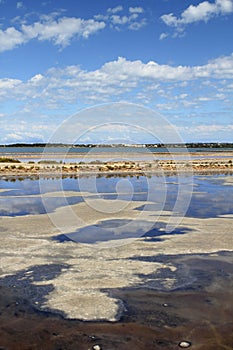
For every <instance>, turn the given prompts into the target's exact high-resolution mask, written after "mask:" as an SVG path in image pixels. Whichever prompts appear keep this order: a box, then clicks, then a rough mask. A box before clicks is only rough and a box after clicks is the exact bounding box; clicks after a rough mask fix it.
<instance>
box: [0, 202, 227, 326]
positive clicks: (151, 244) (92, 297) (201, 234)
mask: <svg viewBox="0 0 233 350" xmlns="http://www.w3.org/2000/svg"><path fill="white" fill-rule="evenodd" d="M115 202H116V201H115ZM142 204H143V202H139V201H138V202H137V201H135V202H131V203H130V204H129V205H128V206H127V207H125V208H124V210H122V211H121V212H119V213H118V214H114V215H113V214H106V213H103V212H98V211H93V209H92V208H91V207H90V206H88V205H87V204H86V203H79V204H75V205H73V206H71V207H72V210H73V211H74V212H77V213H79V214H80V213H81V215H82V218H83V221H84V222H85V223H86V225H87V226H88V225H91V224H96V223H98V222H99V221H103V220H109V219H127V220H137V216H138V211H137V210H135V209H136V208H137V207H140V206H141V205H142ZM65 212H66V208H65V207H64V208H59V209H58V210H57V211H56V212H55V213H53V214H50V216H53V215H54V216H59V217H61V218H62V217H64V213H65ZM170 214H171V213H170V212H165V211H164V212H163V213H162V215H161V216H160V217H159V219H158V218H157V217H156V220H159V222H160V223H164V224H166V223H167V222H168V220H169V218H170ZM145 215H147V217H146V219H147V220H148V221H151V222H153V221H154V220H155V213H154V212H150V211H148V212H147V213H146V214H145ZM232 218H233V216H231V215H224V216H222V217H218V218H209V219H197V218H195V219H194V218H188V217H186V218H183V220H182V223H181V224H180V227H183V228H185V229H186V230H188V231H187V233H186V234H182V235H179V234H177V235H172V234H170V235H165V236H163V237H162V238H163V239H162V240H161V241H151V240H150V239H145V238H139V239H136V240H133V241H132V242H130V243H128V242H127V243H128V244H123V245H119V246H114V244H113V246H111V245H109V246H108V248H103V246H101V244H98V243H97V244H93V245H88V244H79V243H75V242H64V243H59V242H57V241H55V240H53V239H52V238H53V237H54V236H56V235H59V234H60V233H61V232H60V231H59V228H58V227H55V226H54V224H53V223H52V221H51V220H50V217H49V216H48V215H47V214H44V215H27V216H22V217H3V218H2V219H1V225H0V226H1V232H2V235H1V247H0V256H1V260H0V263H1V265H0V268H1V270H0V272H1V275H0V277H1V278H4V277H5V276H10V275H15V274H17V273H18V272H19V271H22V270H25V269H29V270H30V269H32V270H33V268H34V267H35V266H41V267H42V266H44V265H47V270H48V271H49V266H52V265H53V264H59V265H61V266H64V268H62V269H61V271H60V273H59V274H57V275H56V276H54V275H51V277H49V276H48V277H47V278H46V279H45V280H44V281H42V280H36V278H34V280H33V278H31V280H30V284H31V285H32V286H37V287H38V288H40V287H41V286H45V287H46V286H51V285H52V286H53V288H52V290H50V291H48V293H47V295H46V300H44V299H40V295H39V294H38V295H35V296H32V295H31V294H30V291H29V290H28V289H27V288H25V289H23V290H22V293H24V294H25V297H27V296H28V297H30V298H31V301H32V302H33V303H34V304H35V305H36V306H37V307H38V308H40V309H43V310H47V309H52V310H56V311H57V312H61V313H64V314H65V316H66V317H67V318H77V319H82V320H109V321H116V320H118V319H119V317H120V315H121V314H122V312H123V309H124V306H123V304H122V303H121V301H120V300H117V299H115V298H113V297H111V290H113V289H115V288H124V287H133V286H143V285H145V284H146V283H147V277H146V276H147V275H148V276H150V279H151V275H154V279H155V280H156V278H157V277H156V276H157V272H162V271H163V269H166V270H167V269H169V270H170V271H171V272H172V273H173V275H172V276H170V277H166V278H164V281H163V286H164V288H165V289H167V290H171V289H172V288H173V287H174V286H175V285H176V282H177V281H176V274H175V272H176V266H174V265H173V263H172V262H170V261H169V255H179V254H187V255H189V254H200V253H213V254H215V253H216V252H218V251H223V250H225V251H233V242H232ZM67 233H69V227H68V226H67ZM113 243H114V242H113ZM121 243H122V242H121ZM160 254H162V255H167V256H168V259H167V263H166V264H165V263H161V262H155V261H153V259H152V261H148V260H143V259H140V260H139V259H136V257H141V258H143V257H150V256H151V257H155V256H159V255H160ZM29 270H27V271H29ZM27 273H29V272H27ZM142 276H144V277H142ZM187 276H188V271H187ZM25 278H26V277H25ZM187 278H188V277H187ZM148 279H149V277H148ZM22 280H23V279H22ZM18 283H19V284H20V283H21V282H20V281H18ZM22 283H23V281H22ZM27 293H28V295H27Z"/></svg>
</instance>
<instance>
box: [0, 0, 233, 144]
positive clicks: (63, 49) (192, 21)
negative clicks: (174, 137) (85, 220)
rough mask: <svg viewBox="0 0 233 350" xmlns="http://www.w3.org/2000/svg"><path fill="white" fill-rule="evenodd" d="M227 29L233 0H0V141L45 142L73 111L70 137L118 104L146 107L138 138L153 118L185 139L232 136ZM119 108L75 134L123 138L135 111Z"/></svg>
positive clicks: (232, 27) (231, 46)
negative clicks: (107, 120) (96, 128)
mask: <svg viewBox="0 0 233 350" xmlns="http://www.w3.org/2000/svg"><path fill="white" fill-rule="evenodd" d="M232 32H233V0H208V1H200V0H186V1H180V0H85V1H82V0H48V1H47V0H44V1H43V0H42V1H36V0H34V1H32V0H23V1H15V0H0V127H1V136H0V144H10V143H25V142H27V143H33V142H49V140H51V138H52V135H53V134H54V132H55V131H56V130H57V128H59V127H60V125H62V123H63V122H64V121H67V119H69V118H70V117H71V116H74V115H76V116H77V117H76V119H78V121H79V122H78V123H77V125H78V127H77V125H76V124H75V125H76V126H75V127H77V128H78V129H77V139H79V136H80V133H84V134H87V133H85V131H86V130H90V129H91V128H92V126H93V120H94V124H95V125H97V124H98V121H99V122H100V123H102V118H101V116H100V114H99V113H95V111H96V108H97V111H99V106H104V108H105V109H108V105H109V104H110V106H111V107H110V109H111V111H112V110H113V108H112V104H115V106H116V109H117V103H119V104H121V105H120V106H121V107H122V106H124V103H126V104H127V103H129V104H133V105H134V104H135V105H136V106H142V107H143V108H144V111H145V113H146V110H147V109H148V110H150V113H149V115H150V120H149V121H148V119H147V118H145V120H146V121H147V124H146V128H147V131H148V132H147V133H143V134H141V138H140V135H138V136H137V142H142V143H146V142H150V137H147V136H146V134H147V135H149V133H150V132H152V133H153V134H156V133H157V131H158V128H159V125H160V121H159V120H160V119H159V118H161V121H162V120H163V121H164V120H166V121H167V122H168V123H170V125H171V126H172V128H174V130H175V132H176V133H178V134H179V135H180V138H181V140H183V141H184V142H233V137H232V136H233V98H232V97H233V96H232V91H233V37H232ZM140 108H141V107H140ZM86 109H88V111H90V113H91V114H92V115H91V116H90V117H89V114H90V113H89V114H88V113H87V114H85V113H84V111H85V110H86ZM131 110H132V111H133V108H132V109H131ZM151 111H152V113H151ZM153 111H154V115H155V118H154V117H153ZM128 112H129V110H128ZM118 115H119V113H117V114H116V116H113V117H112V121H114V123H115V124H114V125H115V126H114V127H113V128H112V127H111V128H108V127H105V128H102V130H101V133H100V134H99V135H101V137H100V139H99V140H98V137H97V139H96V134H95V140H94V139H92V136H91V133H90V132H89V135H88V138H86V139H85V137H84V136H83V138H82V142H84V143H85V142H94V141H95V142H98V141H99V142H108V141H109V142H110V141H111V140H112V135H109V130H110V129H111V130H113V131H114V133H115V135H117V137H118V139H124V137H123V136H124V135H123V133H124V132H125V130H126V129H127V128H122V122H124V121H125V123H126V124H127V123H131V125H132V124H134V125H135V123H136V124H137V123H138V120H139V119H140V118H135V117H134V116H133V115H131V116H129V115H126V113H125V115H124V113H123V114H122V115H121V118H120V119H121V125H117V121H118ZM98 118H99V119H98ZM124 118H125V119H124ZM73 121H74V118H73V117H72V118H71V119H70V123H69V124H68V125H69V127H68V128H67V125H66V134H64V133H63V134H62V133H60V135H61V139H60V141H61V142H63V141H69V137H68V135H69V128H70V130H72V138H73V136H74V135H73V133H74V127H72V125H74V124H72V123H73ZM139 124H140V123H139ZM144 124H145V123H144ZM161 124H164V123H163V122H161ZM127 125H128V124H127ZM121 133H122V134H121Z"/></svg>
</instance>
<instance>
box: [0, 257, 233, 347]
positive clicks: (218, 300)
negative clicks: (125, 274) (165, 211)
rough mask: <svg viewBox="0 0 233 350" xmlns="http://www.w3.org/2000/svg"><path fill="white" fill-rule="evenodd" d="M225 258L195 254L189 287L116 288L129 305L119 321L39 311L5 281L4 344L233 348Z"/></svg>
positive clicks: (0, 333) (0, 299)
mask: <svg viewBox="0 0 233 350" xmlns="http://www.w3.org/2000/svg"><path fill="white" fill-rule="evenodd" d="M223 260H224V261H222V262H221V261H219V260H218V261H214V259H213V258H212V259H209V258H208V256H207V257H204V258H202V257H195V256H193V257H189V258H188V260H187V261H186V263H187V264H188V265H191V266H195V271H196V275H197V277H198V278H197V280H196V282H195V283H193V284H191V285H190V286H189V287H188V288H186V289H183V290H182V289H181V290H177V291H172V292H161V291H158V290H152V289H145V288H144V289H140V288H138V289H135V288H134V289H125V290H124V289H122V290H115V291H114V293H113V294H115V295H116V296H117V297H120V298H121V299H122V300H123V301H124V303H125V308H126V311H125V314H124V315H123V317H122V319H121V320H120V322H115V323H108V322H80V321H78V320H72V321H70V320H66V319H64V318H62V317H61V316H58V315H55V314H52V313H50V312H38V311H37V310H36V309H35V308H34V307H33V305H32V304H31V303H30V300H27V299H25V298H23V297H22V295H21V291H20V289H17V288H10V287H5V286H2V287H1V288H0V348H1V349H5V350H7V349H10V350H28V349H31V350H34V349H35V350H37V349H38V350H39V349H46V350H59V349H63V350H76V349H79V350H88V349H89V350H90V349H92V348H93V346H94V345H97V344H98V345H100V347H101V349H103V350H104V349H108V350H110V349H111V350H132V349H134V350H154V349H156V350H163V349H167V350H175V349H179V343H180V342H181V341H188V342H190V343H191V347H190V348H191V349H194V350H224V349H225V350H230V349H232V345H233V322H232V312H233V310H232V309H233V306H232V296H233V295H232V283H231V282H230V279H229V276H230V275H231V272H232V265H231V264H229V263H228V262H226V261H225V260H226V257H225V258H224V259H223ZM203 272H204V273H203ZM206 275H208V276H209V281H207V282H206ZM202 282H204V283H203V284H204V285H203V284H202Z"/></svg>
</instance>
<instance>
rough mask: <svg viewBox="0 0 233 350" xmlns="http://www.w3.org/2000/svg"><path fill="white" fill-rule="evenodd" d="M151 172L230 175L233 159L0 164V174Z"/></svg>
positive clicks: (4, 162) (5, 162)
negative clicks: (218, 173) (224, 173)
mask: <svg viewBox="0 0 233 350" xmlns="http://www.w3.org/2000/svg"><path fill="white" fill-rule="evenodd" d="M153 172H155V173H156V172H157V173H159V172H161V173H164V172H174V173H180V172H190V173H191V172H196V173H198V172H228V173H231V172H233V157H232V158H230V157H227V158H221V159H218V158H210V159H191V160H186V159H185V160H182V159H179V160H173V159H168V160H154V161H151V160H150V161H145V160H139V161H104V159H102V160H101V161H100V160H98V161H92V162H86V163H85V162H77V163H75V162H72V163H64V162H57V161H54V160H52V159H46V160H41V161H38V162H34V161H33V162H30V161H27V162H14V161H10V162H9V160H8V161H1V162H0V175H35V174H36V175H50V174H51V175H61V174H62V175H65V174H74V175H82V174H85V173H99V174H106V173H107V174H113V173H138V174H142V173H144V174H146V173H153Z"/></svg>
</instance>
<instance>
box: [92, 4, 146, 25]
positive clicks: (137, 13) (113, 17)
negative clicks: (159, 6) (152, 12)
mask: <svg viewBox="0 0 233 350" xmlns="http://www.w3.org/2000/svg"><path fill="white" fill-rule="evenodd" d="M122 11H123V7H122V6H116V7H114V8H109V9H108V10H107V13H106V14H99V15H96V16H94V18H95V19H96V20H102V21H104V22H105V23H109V25H110V27H111V28H114V29H116V30H121V29H123V28H128V29H130V30H139V29H140V28H142V27H143V26H145V25H146V23H147V21H146V18H144V17H142V16H141V15H142V13H143V12H144V9H143V8H142V7H129V9H128V11H125V13H124V14H119V12H122Z"/></svg>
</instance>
